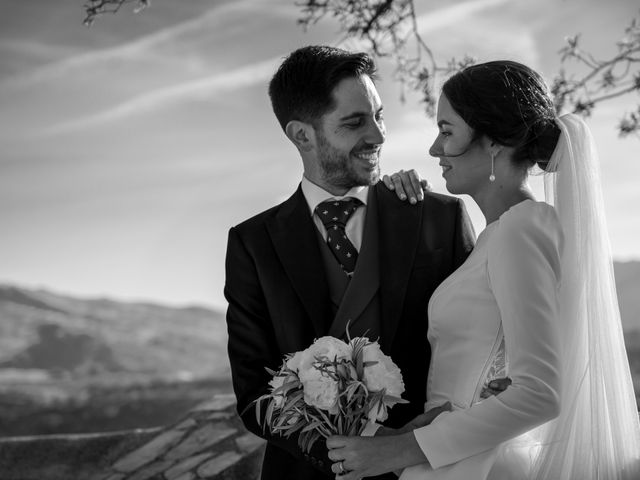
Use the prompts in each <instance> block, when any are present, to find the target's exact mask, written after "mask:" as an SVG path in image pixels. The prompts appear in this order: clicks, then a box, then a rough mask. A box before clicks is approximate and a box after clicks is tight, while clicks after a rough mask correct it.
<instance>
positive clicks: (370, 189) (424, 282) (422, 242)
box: [225, 46, 474, 480]
mask: <svg viewBox="0 0 640 480" xmlns="http://www.w3.org/2000/svg"><path fill="white" fill-rule="evenodd" d="M374 79H375V64H374V62H373V60H372V59H371V58H370V57H369V56H368V55H366V54H364V53H350V52H347V51H344V50H340V49H337V48H332V47H324V46H312V47H305V48H301V49H299V50H296V51H295V52H293V53H292V54H291V55H289V56H288V57H287V58H286V59H285V60H284V62H283V63H282V65H281V66H280V68H279V69H278V71H277V72H276V74H275V75H274V76H273V79H272V80H271V83H270V85H269V95H270V97H271V102H272V106H273V110H274V112H275V115H276V117H277V119H278V121H279V123H280V125H281V127H282V129H283V130H284V132H285V134H286V136H287V138H289V140H290V141H291V143H293V145H294V146H295V147H296V149H297V150H298V153H299V154H300V157H301V158H302V164H303V168H304V175H303V178H302V181H301V183H300V185H299V187H298V188H297V190H296V191H295V192H294V193H293V195H292V196H291V197H290V198H289V199H288V200H286V201H285V202H283V203H281V204H280V205H277V206H275V207H273V208H270V209H269V210H266V211H265V212H262V213H260V214H258V215H256V216H255V217H253V218H250V219H249V220H246V221H245V222H243V223H241V224H240V225H237V226H236V227H233V228H231V230H230V231H229V241H228V247H227V258H226V285H225V296H226V298H227V300H228V302H229V308H228V311H227V327H228V331H229V345H228V348H229V358H230V361H231V372H232V377H233V386H234V390H235V393H236V396H237V400H238V411H239V412H243V411H244V410H245V408H247V406H249V405H250V404H251V402H252V401H253V400H255V399H256V398H258V397H259V396H260V395H262V394H263V393H265V392H266V391H267V390H268V382H269V380H270V376H269V374H268V373H267V372H266V371H265V367H269V368H272V369H277V368H278V367H279V366H280V365H281V363H282V358H283V355H284V354H286V353H292V352H296V351H299V350H303V349H305V348H307V347H308V346H309V345H310V344H311V343H312V342H313V340H314V339H315V338H318V337H321V336H325V335H332V336H335V337H339V338H345V331H346V326H347V323H349V332H350V334H351V336H362V335H365V334H366V335H368V336H369V338H371V339H379V341H380V345H381V347H382V350H383V351H384V352H385V353H386V354H389V355H390V356H391V357H392V359H393V361H394V362H395V363H396V364H397V365H398V367H399V368H400V369H401V371H402V374H403V377H404V382H405V387H406V391H405V394H404V395H403V397H404V398H405V399H407V400H409V402H410V403H409V404H406V405H396V406H395V407H393V408H392V409H391V410H390V416H389V420H388V422H387V425H389V426H391V427H399V426H402V425H404V424H405V423H406V422H407V421H409V420H411V419H412V418H413V417H415V416H416V415H418V414H420V413H422V408H423V404H424V401H425V390H426V379H427V370H428V362H429V357H430V354H429V352H430V350H429V344H428V342H427V304H428V302H429V298H430V297H431V294H432V293H433V291H434V289H435V288H436V287H437V286H438V285H439V284H440V282H442V280H444V278H446V277H447V276H448V275H449V274H450V273H452V272H453V271H454V270H455V269H456V268H457V267H458V266H459V265H460V264H461V263H462V262H463V261H464V260H465V258H466V257H467V255H468V254H469V252H470V251H471V249H472V247H473V242H474V234H473V230H472V227H471V223H470V221H469V218H468V216H467V213H466V211H465V209H464V205H463V203H462V202H461V201H459V200H457V199H455V198H452V197H447V196H444V195H438V194H434V193H427V194H426V195H425V198H424V200H423V201H422V202H418V203H417V204H416V205H411V204H409V203H408V202H402V201H401V200H399V199H398V198H397V197H396V195H395V194H394V193H393V192H392V191H390V190H388V189H387V188H386V187H385V186H384V185H383V184H382V182H378V180H379V176H380V167H379V156H380V149H381V147H382V144H383V143H384V140H385V126H384V121H383V118H382V103H381V101H380V97H379V96H378V92H377V91H376V88H375V85H374ZM242 420H243V422H244V424H245V425H246V427H247V428H248V429H249V430H250V431H252V432H253V433H255V434H256V435H260V436H261V437H263V438H266V439H267V440H268V443H267V446H266V450H265V455H264V460H263V466H262V477H261V478H262V479H274V480H275V479H278V480H283V479H310V480H313V479H326V478H333V477H334V474H333V473H332V472H331V469H330V467H331V461H330V460H328V459H327V456H326V447H325V445H324V442H321V441H318V442H316V445H315V446H314V450H313V451H312V453H311V454H304V453H303V452H302V451H301V450H300V448H299V447H298V444H297V438H296V437H294V436H292V437H290V438H289V439H285V438H283V437H280V436H278V435H270V434H269V432H268V431H266V432H265V431H264V430H263V428H262V426H261V425H259V424H258V423H257V421H256V415H255V411H254V408H253V406H251V407H250V408H248V409H247V410H246V412H245V413H244V415H242Z"/></svg>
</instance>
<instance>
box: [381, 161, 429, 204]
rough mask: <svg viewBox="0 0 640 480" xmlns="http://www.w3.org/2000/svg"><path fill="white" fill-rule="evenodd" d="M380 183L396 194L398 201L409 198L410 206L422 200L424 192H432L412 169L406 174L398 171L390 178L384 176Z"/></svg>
mask: <svg viewBox="0 0 640 480" xmlns="http://www.w3.org/2000/svg"><path fill="white" fill-rule="evenodd" d="M382 181H383V183H384V184H385V185H386V187H387V188H388V189H389V190H394V191H395V192H396V195H398V198H399V199H400V200H406V199H407V198H409V202H410V203H411V204H412V205H415V204H416V203H417V202H419V201H422V200H423V199H424V192H429V191H431V190H432V187H431V185H430V184H429V182H428V181H427V180H424V179H422V178H420V175H419V174H418V172H416V171H415V170H413V169H412V170H409V171H408V172H405V171H404V170H400V171H399V172H396V173H393V174H391V176H389V175H385V176H384V177H382Z"/></svg>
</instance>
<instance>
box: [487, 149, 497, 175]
mask: <svg viewBox="0 0 640 480" xmlns="http://www.w3.org/2000/svg"><path fill="white" fill-rule="evenodd" d="M495 158H496V154H495V153H493V152H491V175H489V181H490V182H495V181H496V175H495V173H494V171H493V167H494V160H495Z"/></svg>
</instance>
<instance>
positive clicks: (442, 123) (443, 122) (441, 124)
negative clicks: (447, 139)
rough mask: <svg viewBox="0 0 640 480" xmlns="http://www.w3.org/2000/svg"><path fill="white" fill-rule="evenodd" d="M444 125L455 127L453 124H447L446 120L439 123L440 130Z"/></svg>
mask: <svg viewBox="0 0 640 480" xmlns="http://www.w3.org/2000/svg"><path fill="white" fill-rule="evenodd" d="M443 125H449V126H452V125H453V123H451V122H447V121H446V120H440V121H439V122H438V128H442V126H443Z"/></svg>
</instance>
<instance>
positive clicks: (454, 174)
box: [429, 94, 491, 195]
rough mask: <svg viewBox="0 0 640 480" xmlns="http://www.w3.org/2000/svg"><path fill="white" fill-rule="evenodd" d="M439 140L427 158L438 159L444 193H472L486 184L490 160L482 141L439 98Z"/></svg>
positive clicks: (446, 102)
mask: <svg viewBox="0 0 640 480" xmlns="http://www.w3.org/2000/svg"><path fill="white" fill-rule="evenodd" d="M437 121H438V130H439V134H438V137H437V138H436V139H435V141H434V142H433V145H431V148H430V149H429V154H430V155H431V156H433V157H437V158H439V159H440V166H441V167H442V176H443V177H444V179H445V181H446V185H447V190H448V191H449V192H450V193H455V194H469V195H472V194H473V193H475V192H476V191H477V190H478V188H480V187H481V186H482V185H484V184H486V183H487V182H488V181H489V175H490V174H491V157H490V156H489V154H488V152H487V150H486V149H485V148H484V147H483V144H484V143H485V142H483V141H482V140H483V139H482V138H477V137H476V136H475V135H474V131H473V129H472V128H471V127H470V126H469V125H467V123H466V122H465V121H464V120H463V119H462V117H461V116H460V115H458V114H457V113H456V112H455V110H454V109H453V108H452V107H451V104H450V103H449V100H448V99H447V97H446V96H445V95H444V94H442V95H440V99H439V101H438V114H437Z"/></svg>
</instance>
